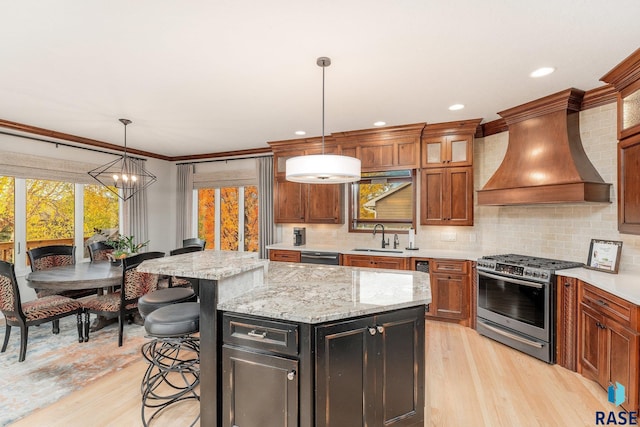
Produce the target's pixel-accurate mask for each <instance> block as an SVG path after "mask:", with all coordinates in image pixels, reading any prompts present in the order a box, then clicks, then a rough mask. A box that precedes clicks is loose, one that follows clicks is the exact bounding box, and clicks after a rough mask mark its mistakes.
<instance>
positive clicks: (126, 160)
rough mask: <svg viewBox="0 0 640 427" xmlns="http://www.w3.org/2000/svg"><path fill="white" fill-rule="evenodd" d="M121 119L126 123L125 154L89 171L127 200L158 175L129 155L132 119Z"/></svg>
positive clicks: (154, 180) (121, 121) (148, 184)
mask: <svg viewBox="0 0 640 427" xmlns="http://www.w3.org/2000/svg"><path fill="white" fill-rule="evenodd" d="M119 121H120V123H122V124H123V125H124V154H123V155H122V156H121V157H119V158H117V159H116V160H114V161H112V162H110V163H107V164H106V165H102V166H99V167H97V168H95V169H93V170H92V171H89V175H91V176H92V177H93V178H94V179H95V180H96V181H98V182H99V183H100V184H102V185H104V186H105V187H107V188H108V189H109V190H110V191H112V192H113V193H115V194H116V195H117V196H118V197H120V198H121V199H122V200H124V201H126V200H129V199H130V198H131V197H133V195H134V194H136V193H138V192H139V191H140V190H142V189H144V188H147V187H148V186H150V185H151V184H153V183H154V182H156V177H155V175H153V174H151V173H149V172H147V171H146V170H145V168H144V167H143V166H142V161H141V160H140V159H134V158H131V157H129V156H127V125H129V124H131V120H128V119H119ZM114 187H115V190H114Z"/></svg>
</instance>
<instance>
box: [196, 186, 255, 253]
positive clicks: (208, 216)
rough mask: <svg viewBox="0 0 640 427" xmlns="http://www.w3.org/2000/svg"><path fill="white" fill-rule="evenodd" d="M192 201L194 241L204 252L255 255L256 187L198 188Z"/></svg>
mask: <svg viewBox="0 0 640 427" xmlns="http://www.w3.org/2000/svg"><path fill="white" fill-rule="evenodd" d="M196 197H197V200H198V237H199V238H201V239H204V240H205V241H206V242H207V249H216V250H230V251H250V252H257V251H258V248H259V245H258V188H257V187H256V186H242V187H222V188H201V189H198V190H197V196H196Z"/></svg>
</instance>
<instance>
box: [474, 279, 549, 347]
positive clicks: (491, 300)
mask: <svg viewBox="0 0 640 427" xmlns="http://www.w3.org/2000/svg"><path fill="white" fill-rule="evenodd" d="M550 287H551V286H550V284H549V283H538V282H533V281H528V280H522V279H516V278H511V277H505V276H500V275H498V274H493V273H488V272H484V271H478V317H479V318H482V319H486V320H489V321H490V322H492V323H495V324H497V325H501V326H503V327H505V328H508V329H511V330H514V331H517V332H519V333H521V334H525V335H528V336H530V337H533V338H537V339H539V340H542V341H545V342H547V343H548V342H550V341H551V320H552V319H551V313H552V308H553V301H552V294H551V290H550Z"/></svg>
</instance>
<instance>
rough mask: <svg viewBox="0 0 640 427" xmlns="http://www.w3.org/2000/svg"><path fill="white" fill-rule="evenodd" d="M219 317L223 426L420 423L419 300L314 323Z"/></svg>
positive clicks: (421, 343)
mask: <svg viewBox="0 0 640 427" xmlns="http://www.w3.org/2000/svg"><path fill="white" fill-rule="evenodd" d="M221 321H222V329H223V334H222V336H223V337H222V340H223V343H222V352H221V356H222V375H221V382H222V384H221V386H222V394H223V397H222V411H221V414H222V425H223V426H224V427H233V426H237V427H253V426H260V427H294V426H301V427H312V426H316V427H345V426H349V427H351V426H363V427H364V426H367V427H386V426H397V427H414V426H415V427H417V426H423V425H424V394H425V390H424V377H425V367H424V344H425V343H424V336H425V334H424V332H425V330H424V307H423V306H420V307H413V308H407V309H401V310H397V311H392V312H388V313H382V314H378V315H374V316H367V317H362V318H356V319H349V320H344V321H336V322H329V323H324V324H319V325H308V324H297V323H292V322H283V321H275V320H272V319H264V318H259V317H254V316H247V315H236V314H234V313H224V315H223V316H221ZM360 409H362V410H360Z"/></svg>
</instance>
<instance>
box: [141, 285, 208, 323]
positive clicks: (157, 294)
mask: <svg viewBox="0 0 640 427" xmlns="http://www.w3.org/2000/svg"><path fill="white" fill-rule="evenodd" d="M197 300H198V296H197V295H196V293H195V292H194V290H193V289H190V288H166V289H158V290H155V291H153V292H149V293H148V294H144V295H143V296H141V297H140V298H138V311H139V312H140V315H141V316H142V318H143V319H144V318H146V317H147V316H148V315H149V314H151V313H152V312H153V311H155V310H157V309H159V308H160V307H164V306H166V305H169V304H179V303H182V302H196V301H197Z"/></svg>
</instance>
